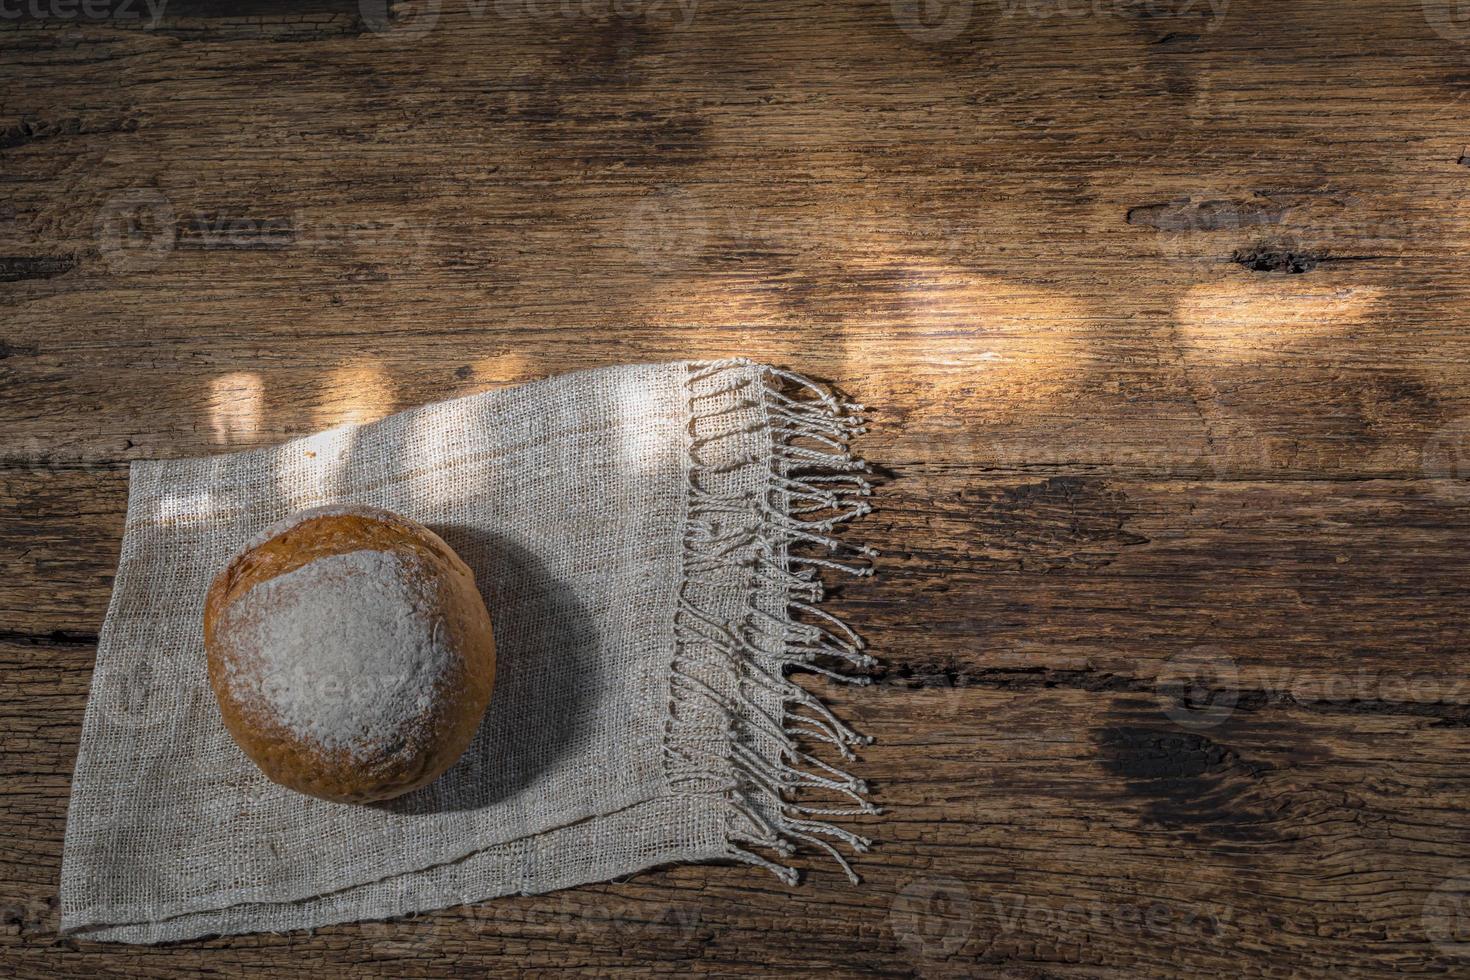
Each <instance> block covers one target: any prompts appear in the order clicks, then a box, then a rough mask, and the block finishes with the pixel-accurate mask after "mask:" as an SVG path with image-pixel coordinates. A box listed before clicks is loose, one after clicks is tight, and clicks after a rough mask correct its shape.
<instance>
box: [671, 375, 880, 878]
mask: <svg viewBox="0 0 1470 980" xmlns="http://www.w3.org/2000/svg"><path fill="white" fill-rule="evenodd" d="M726 373H728V374H729V375H730V379H729V380H728V381H724V380H723V379H721V378H720V375H722V374H726ZM753 375H754V376H753ZM716 379H719V380H716ZM704 382H713V384H712V386H705V387H704V390H699V391H698V392H696V388H697V387H699V386H701V385H703V383H704ZM688 385H689V409H690V416H691V418H690V423H689V434H690V443H689V458H690V470H689V492H690V501H689V512H688V520H687V523H686V526H685V535H684V559H685V567H684V585H683V586H682V587H681V593H680V597H679V604H678V608H677V610H676V613H675V633H676V637H677V640H678V643H679V645H680V647H681V651H680V656H679V657H676V662H675V664H674V670H673V680H672V683H671V695H670V698H671V703H670V729H669V731H670V733H672V730H673V726H674V725H675V724H676V723H677V720H678V718H679V709H680V707H681V705H682V706H686V707H687V706H689V705H697V706H699V707H700V708H701V709H704V710H707V711H713V712H714V714H715V715H716V716H717V717H718V718H720V719H722V720H723V722H724V724H725V731H724V733H723V735H722V737H720V738H718V739H706V741H707V742H708V743H709V744H694V745H688V744H686V745H682V746H680V747H676V746H675V744H674V739H673V738H672V737H670V738H668V739H666V742H665V746H664V749H665V756H666V763H667V766H668V773H669V778H670V782H671V784H679V783H684V782H690V783H694V784H697V785H698V786H701V787H705V788H709V789H718V790H721V791H723V792H724V793H725V795H726V798H727V799H728V800H729V801H730V804H731V809H732V813H733V814H734V815H735V816H736V817H737V818H738V821H734V822H732V825H731V827H730V829H729V840H728V841H727V843H728V846H729V848H730V850H729V856H730V857H733V858H736V859H738V860H741V861H745V862H747V863H750V864H755V865H758V866H760V867H764V868H767V869H768V870H770V871H772V872H774V873H775V874H776V875H777V876H778V877H779V878H780V879H781V880H782V881H784V882H786V883H787V884H795V883H796V882H797V880H798V873H797V871H796V869H795V868H793V867H791V866H790V865H788V864H783V863H780V862H778V861H773V860H770V859H769V858H767V857H764V856H762V855H761V854H758V853H756V852H755V851H754V850H751V848H760V849H762V850H769V851H773V852H775V853H776V854H778V855H780V856H782V857H790V856H791V855H792V854H793V853H795V850H796V848H797V846H798V845H801V844H806V845H810V846H813V847H815V848H817V849H819V850H821V851H824V852H826V853H827V854H828V855H829V856H831V857H832V858H833V859H834V860H835V861H836V863H837V864H838V866H839V867H841V868H842V870H843V872H844V873H845V874H846V875H847V877H848V878H849V879H850V880H851V881H852V882H854V883H857V882H858V880H859V879H858V876H857V874H856V873H855V872H854V871H853V870H852V867H851V865H850V864H849V863H848V861H847V859H846V858H845V857H844V856H843V854H842V852H841V851H839V850H838V849H837V847H836V846H834V843H833V842H836V843H837V844H841V845H845V846H846V847H848V848H850V849H851V850H852V851H853V852H856V853H862V852H864V851H866V850H867V849H868V847H869V846H870V843H871V842H870V841H869V840H867V839H866V838H864V837H862V836H860V835H858V834H855V833H853V832H851V831H848V830H845V829H843V828H841V827H838V826H836V825H835V824H832V823H829V822H827V821H825V820H821V819H813V818H817V817H827V816H856V815H860V814H876V813H880V812H881V810H880V809H879V808H878V807H876V806H874V805H873V804H872V803H870V802H868V800H867V799H866V794H867V785H866V784H865V783H863V781H862V780H860V779H857V778H855V777H854V776H852V775H851V774H850V773H848V772H846V771H844V770H842V769H839V768H837V767H835V766H832V765H830V764H828V763H826V762H823V761H821V760H820V759H817V758H816V757H815V756H813V755H811V754H809V753H807V752H805V751H803V750H802V749H800V748H799V747H798V745H797V739H798V738H805V739H812V740H815V741H820V742H825V743H827V744H830V745H832V746H833V747H834V748H835V749H836V751H837V752H838V753H839V754H840V755H841V756H842V757H843V758H844V759H852V758H854V755H853V752H852V747H853V746H857V745H864V744H868V743H869V742H871V741H872V740H871V739H869V738H865V737H863V736H860V735H858V734H857V733H856V732H854V731H853V730H852V729H851V728H849V727H848V726H847V725H846V724H844V723H843V722H841V721H840V720H839V719H838V718H837V717H836V716H835V715H834V714H833V713H832V712H831V711H830V710H829V709H828V708H827V706H826V705H825V704H823V703H822V701H821V699H820V698H818V697H817V696H815V695H814V694H812V693H810V692H808V691H806V690H805V689H804V688H802V687H800V686H799V685H797V684H795V683H793V682H792V681H791V680H790V679H789V678H788V677H787V676H786V674H787V670H788V669H792V670H805V671H809V672H812V673H818V674H822V675H824V676H826V677H829V678H832V679H834V680H838V681H843V682H847V683H854V684H866V683H868V678H867V677H865V676H863V675H861V674H849V673H845V672H842V671H840V670H835V669H832V668H831V667H828V666H823V665H821V664H818V663H817V662H816V661H817V660H818V659H824V660H827V661H830V662H833V663H835V664H837V665H840V666H844V667H850V668H857V669H867V668H870V667H872V666H874V665H875V664H876V662H877V661H876V660H875V659H874V658H873V657H871V656H869V655H868V654H867V653H865V652H863V649H864V644H863V641H862V640H861V638H859V637H858V635H857V634H856V633H855V632H854V631H853V630H852V629H851V628H849V627H848V626H847V624H846V623H844V622H842V621H841V620H840V619H838V618H837V617H835V616H833V615H832V614H831V613H828V612H826V611H825V610H823V609H821V608H819V606H818V605H817V603H819V602H821V600H822V596H823V587H822V581H821V576H822V575H823V574H826V573H842V574H847V575H855V576H863V575H870V574H872V567H871V566H870V565H869V564H868V563H867V560H868V559H871V558H873V557H875V556H876V554H877V553H876V552H875V551H873V550H872V549H870V548H866V547H861V546H853V545H850V544H847V543H846V542H844V541H841V540H839V539H838V538H836V537H834V536H833V533H832V532H833V531H834V529H835V528H836V527H837V526H838V525H840V524H842V523H845V522H847V521H850V520H852V519H853V518H856V517H860V516H862V515H864V514H866V513H868V512H869V510H870V509H871V508H870V504H869V503H868V497H869V495H870V494H871V492H872V487H871V485H870V483H869V481H868V480H867V478H866V476H865V475H864V474H865V473H866V472H867V469H868V468H867V465H866V464H865V463H863V462H861V461H860V460H857V459H855V458H854V457H853V456H852V454H851V451H850V448H849V441H850V440H851V438H852V437H853V436H855V435H857V434H859V433H861V432H863V431H865V430H864V428H863V425H862V415H861V413H862V410H863V406H861V405H858V404H855V403H852V402H848V401H846V400H844V399H842V398H839V397H838V396H836V395H834V394H833V393H831V392H830V391H828V390H827V389H825V388H824V387H822V386H821V385H818V384H816V383H815V382H813V381H811V380H809V379H807V378H804V377H801V376H800V375H796V374H792V373H790V372H787V371H782V370H779V369H777V368H772V367H768V366H765V365H759V364H756V363H754V362H752V361H748V360H744V359H738V360H726V361H715V362H711V363H707V364H699V365H692V366H691V368H690V375H689V378H688ZM743 409H760V410H761V411H760V413H759V414H760V415H761V421H760V422H758V423H754V424H751V425H748V426H744V427H732V426H728V425H718V424H717V423H718V420H720V419H721V418H722V417H724V416H726V415H730V414H734V413H736V412H738V411H740V410H743ZM746 414H747V415H749V414H751V413H749V412H747V413H746ZM759 431H764V432H765V433H766V434H767V436H768V438H769V439H770V443H769V451H768V452H766V453H752V454H751V455H750V456H748V457H743V458H740V459H737V460H735V461H732V462H724V463H720V464H715V463H712V462H709V461H707V460H706V459H705V458H704V457H705V455H706V454H705V453H702V452H701V450H703V449H705V448H706V447H708V446H710V445H711V444H713V443H716V442H719V441H722V440H725V439H729V438H733V437H735V436H738V435H746V436H749V435H750V434H752V433H755V432H759ZM750 465H761V466H767V467H768V468H769V475H768V478H767V479H766V480H765V490H764V492H763V493H761V494H760V495H759V496H758V497H757V498H755V499H750V498H742V499H730V498H723V497H719V496H717V495H715V494H712V493H710V492H709V491H708V490H706V489H705V487H704V486H703V478H705V477H707V476H712V475H719V474H721V473H728V472H730V471H732V470H735V469H738V468H740V467H743V466H750ZM752 505H754V506H752ZM752 514H754V516H755V517H756V521H755V522H752V521H751V517H752ZM796 546H802V547H804V550H806V551H809V552H810V551H816V552H817V553H816V554H801V555H792V554H790V549H791V548H792V547H796ZM733 568H738V569H741V570H743V571H744V572H746V573H748V575H749V577H750V581H751V583H752V601H751V602H750V604H749V608H748V609H747V611H746V612H747V617H746V620H745V621H744V622H742V623H728V622H723V621H721V620H720V619H719V618H718V617H715V616H711V615H708V614H707V613H705V612H704V611H702V610H701V609H700V608H699V607H698V603H697V602H693V601H691V599H690V595H689V592H690V588H689V587H690V583H691V582H698V581H699V580H700V576H702V575H710V574H712V573H715V572H724V571H728V570H730V569H733ZM761 583H764V584H766V585H774V586H776V587H777V588H778V589H781V590H783V594H784V595H785V596H786V605H787V609H786V610H785V614H784V616H774V615H772V614H771V613H769V612H767V611H766V610H763V609H761V608H760V607H759V606H758V605H757V604H756V603H755V601H754V591H755V587H756V586H758V585H759V584H761ZM696 645H697V646H698V647H699V648H700V649H701V650H702V651H712V652H713V654H714V655H715V656H717V657H718V658H719V659H720V661H721V666H722V667H723V668H725V669H727V670H729V671H731V672H732V674H733V676H735V677H737V678H738V683H737V686H736V694H735V695H734V698H733V703H732V698H731V696H730V695H729V694H722V693H720V692H717V691H716V690H714V689H713V688H712V687H710V686H709V685H708V684H706V683H704V682H703V681H701V680H700V679H699V678H698V677H697V676H695V675H694V674H693V673H692V672H690V671H689V670H687V669H685V664H684V663H683V661H684V660H685V657H684V654H685V653H686V652H687V651H688V650H689V649H691V648H692V647H694V646H696ZM707 655H708V654H706V656H707ZM757 692H760V693H761V694H763V695H764V696H763V697H762V698H760V700H758V699H757V697H756V695H757ZM772 696H774V700H776V701H778V702H779V703H780V704H781V705H782V711H781V715H782V716H781V717H780V718H773V717H771V716H770V714H769V713H768V712H767V711H766V710H765V709H764V708H763V707H762V706H761V702H762V701H764V702H765V703H770V701H771V700H772ZM753 735H759V736H762V737H763V740H764V741H766V742H767V743H769V742H774V743H775V744H777V745H779V746H780V757H779V758H778V759H775V760H772V759H767V758H762V757H760V756H759V755H758V754H757V753H756V752H754V751H753V750H752V749H751V745H750V743H751V741H752V736H753ZM808 789H810V790H820V791H823V792H825V793H826V794H827V795H834V794H835V795H838V796H841V797H845V798H846V799H847V801H848V802H847V803H846V804H844V805H837V806H833V805H821V806H812V805H805V804H803V803H801V802H798V801H797V800H798V797H799V796H800V794H801V791H802V790H808ZM762 814H764V816H762Z"/></svg>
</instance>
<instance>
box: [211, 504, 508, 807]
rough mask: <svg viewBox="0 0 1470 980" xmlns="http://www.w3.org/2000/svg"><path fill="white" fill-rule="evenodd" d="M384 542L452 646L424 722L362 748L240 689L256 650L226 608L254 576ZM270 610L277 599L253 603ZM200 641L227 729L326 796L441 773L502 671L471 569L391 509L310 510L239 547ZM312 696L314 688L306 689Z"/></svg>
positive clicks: (255, 581)
mask: <svg viewBox="0 0 1470 980" xmlns="http://www.w3.org/2000/svg"><path fill="white" fill-rule="evenodd" d="M361 550H372V551H382V552H389V553H391V554H394V555H397V556H398V557H400V558H402V559H405V561H404V562H403V567H404V568H405V569H411V570H412V571H411V572H409V573H407V574H413V575H417V576H422V577H423V578H422V580H421V581H418V582H416V583H415V584H416V585H417V586H420V587H421V589H422V591H423V592H424V594H426V595H428V596H430V597H431V605H432V611H431V612H430V621H431V623H432V625H431V627H430V628H432V629H436V630H441V631H442V636H443V642H444V643H445V644H446V645H447V647H448V648H449V650H450V651H452V654H453V655H452V656H451V657H450V658H449V667H448V668H446V669H445V670H444V671H443V676H442V677H440V678H439V679H438V680H439V681H441V682H440V683H436V684H435V685H434V691H435V696H434V699H433V703H432V705H431V706H430V708H429V711H430V714H429V716H428V717H427V718H426V719H421V720H422V721H427V724H417V725H415V726H413V727H412V728H411V729H405V730H404V731H403V732H402V733H401V736H402V737H401V738H395V739H391V740H388V741H385V743H384V744H383V745H382V746H381V748H380V749H374V750H373V751H371V752H368V753H366V754H364V753H363V752H361V751H359V752H357V753H348V752H347V751H345V750H343V749H341V748H337V749H332V750H329V749H327V748H325V747H323V746H321V745H318V744H314V743H312V742H310V741H308V740H305V739H303V738H302V736H301V735H300V733H298V732H294V731H292V730H291V729H290V728H288V727H287V726H286V725H285V724H283V723H282V722H281V720H280V719H279V718H277V717H274V716H273V715H272V713H271V712H270V711H269V710H268V709H267V708H266V706H265V705H266V702H265V701H264V700H263V699H261V698H260V697H258V696H253V695H256V693H257V692H252V691H250V690H248V689H242V685H243V683H244V682H242V681H240V680H237V678H240V677H242V676H246V677H249V676H257V675H258V673H259V672H258V671H255V670H248V669H247V670H243V671H242V670H241V669H239V668H240V667H241V666H242V665H243V666H245V667H249V666H250V664H249V663H248V661H250V660H251V658H255V659H257V660H258V658H259V657H260V653H261V652H260V651H259V650H254V649H251V648H250V646H249V644H248V643H245V642H243V641H244V637H243V636H241V635H237V634H236V633H235V632H232V631H231V629H230V617H228V616H227V613H228V612H229V611H230V610H231V609H232V607H234V606H235V604H236V603H238V602H240V600H241V599H242V598H243V597H244V596H245V595H246V594H248V593H249V592H250V591H251V590H252V589H254V588H256V587H257V586H259V585H261V584H263V583H265V582H268V581H270V580H271V579H274V578H277V577H279V576H282V575H285V574H287V573H289V572H292V571H295V570H297V569H299V568H302V567H304V566H306V565H308V564H309V563H311V562H315V561H318V560H321V559H324V558H329V557H332V556H336V555H344V554H348V553H351V552H354V551H361ZM256 614H258V615H269V614H270V610H269V609H268V608H267V609H263V610H258V611H256ZM204 648H205V653H206V658H207V661H208V672H209V684H210V687H211V688H212V689H213V691H214V695H215V699H216V700H217V701H218V703H219V709H220V717H221V718H222V720H223V721H224V725H225V729H226V730H227V731H228V732H229V733H230V737H231V738H233V739H234V740H235V744H237V745H238V746H239V747H240V749H241V750H242V751H243V752H244V753H245V754H246V755H247V756H248V757H249V758H250V760H251V761H252V762H254V763H255V764H256V766H258V767H259V768H260V770H261V772H263V773H264V774H265V775H266V776H267V777H268V778H269V779H271V780H272V781H274V782H276V783H279V784H280V785H282V786H285V787H287V788H289V789H293V790H295V791H297V792H300V793H305V794H308V795H310V796H314V797H317V798H319V799H324V800H331V801H334V802H340V803H370V802H374V801H379V800H387V799H391V798H393V797H396V796H401V795H403V794H404V793H408V792H411V791H413V790H415V789H418V788H420V787H422V786H425V785H427V784H428V783H430V782H432V781H433V780H435V779H437V778H438V777H439V776H440V775H441V774H443V773H444V771H445V770H447V769H448V768H449V767H450V766H452V765H453V764H454V763H455V762H456V761H457V760H458V759H459V757H460V756H461V755H462V754H463V753H464V750H465V749H466V748H467V747H468V746H469V744H470V741H471V739H473V738H474V735H475V731H476V730H477V729H478V728H479V725H480V720H481V718H482V717H483V716H484V713H485V708H486V706H487V705H488V704H489V701H490V694H491V690H492V688H493V686H494V680H495V639H494V635H493V633H492V632H491V625H490V614H489V612H488V611H487V610H486V608H485V603H484V601H483V600H482V599H481V598H480V592H479V589H478V588H476V586H475V578H474V573H473V572H471V571H470V568H469V566H467V565H466V564H465V563H464V562H463V561H462V560H461V559H460V557H459V556H458V555H457V554H455V553H454V550H453V549H452V548H450V547H449V545H447V544H446V543H445V542H444V541H443V539H441V538H440V537H439V536H438V535H437V534H435V533H434V532H433V531H430V530H429V529H428V528H426V527H424V526H423V525H421V524H417V523H415V522H414V521H411V520H409V519H407V518H405V517H402V516H400V515H398V514H394V513H392V512H391V511H386V510H381V509H378V508H372V507H340V506H339V507H327V508H318V509H316V510H312V511H303V512H301V513H300V514H297V515H293V517H292V518H290V519H288V520H287V521H285V522H283V523H282V524H280V525H277V527H276V528H273V529H271V531H270V532H268V535H267V536H262V538H258V539H256V541H255V542H252V544H250V545H248V546H247V547H246V548H245V549H244V550H243V551H241V552H240V553H239V554H238V555H236V556H235V557H234V558H233V559H231V561H230V562H229V564H227V565H226V566H225V568H224V569H223V570H221V571H220V573H219V574H218V575H217V576H216V577H215V579H214V581H213V583H211V585H210V588H209V593H208V595H207V596H206V598H205V603H204ZM307 696H310V692H308V694H307Z"/></svg>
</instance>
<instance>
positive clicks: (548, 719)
mask: <svg viewBox="0 0 1470 980" xmlns="http://www.w3.org/2000/svg"><path fill="white" fill-rule="evenodd" d="M432 530H433V531H434V533H436V534H438V535H439V536H440V537H442V538H443V539H444V540H445V541H446V542H448V544H449V546H450V547H452V548H453V549H454V550H455V551H456V552H458V553H459V556H460V557H461V558H463V559H464V561H465V563H466V564H467V565H469V566H470V568H471V569H472V570H473V571H474V573H475V582H476V583H477V584H478V585H479V587H480V594H481V595H482V596H483V597H484V599H485V605H486V607H487V608H488V609H489V610H490V620H491V624H492V627H493V629H494V631H495V690H494V692H493V693H492V694H491V695H490V707H489V708H488V709H487V710H486V712H485V718H484V720H483V721H482V722H481V723H480V728H479V731H478V732H476V733H475V738H474V740H473V741H472V742H471V743H470V747H469V748H468V749H466V750H465V753H464V755H463V756H461V757H460V760H459V761H458V762H456V763H455V764H454V765H453V766H451V767H450V769H449V771H448V772H446V773H445V774H444V775H442V776H440V777H439V778H438V779H436V780H434V782H432V783H430V784H429V785H428V786H425V787H424V788H423V789H420V790H415V791H414V792H412V793H409V794H408V795H406V796H402V797H399V798H398V799H395V800H389V801H386V802H384V803H380V804H376V805H377V806H380V807H382V808H383V809H386V810H389V811H392V812H394V813H403V814H423V813H447V812H452V811H459V810H477V809H480V808H482V807H485V806H489V805H491V804H495V803H502V802H504V801H506V800H509V799H512V798H514V797H515V796H517V795H518V794H520V793H522V792H523V791H525V790H526V789H527V788H529V787H530V786H531V785H532V784H533V783H535V782H536V780H537V779H538V777H540V776H541V775H542V774H544V773H546V772H548V771H549V770H551V769H552V768H554V767H555V766H556V765H557V764H558V762H560V761H562V760H566V759H570V758H572V757H573V756H574V755H575V752H576V745H577V742H578V740H579V738H581V737H583V735H584V733H586V731H587V729H588V724H587V723H588V721H589V720H590V719H592V718H593V717H594V716H595V714H596V709H597V706H596V705H595V704H592V703H590V702H591V701H592V700H594V699H595V697H596V695H595V691H594V685H588V684H583V683H579V682H578V681H579V680H580V679H581V678H582V677H583V676H585V675H586V674H588V673H593V672H595V671H596V667H597V661H598V637H597V632H596V629H595V627H594V625H593V623H592V620H591V618H590V617H589V616H588V614H587V612H586V610H585V609H584V608H583V606H582V604H581V603H580V602H579V601H578V599H577V597H576V596H575V595H574V594H573V592H572V590H571V588H569V587H568V586H567V585H566V584H565V583H564V582H562V581H561V580H560V579H558V578H556V577H555V576H553V575H552V574H551V573H550V572H549V571H548V570H547V568H546V566H545V565H543V564H542V563H541V561H540V560H539V559H538V558H537V557H536V556H535V555H533V554H531V553H530V552H529V551H527V550H526V549H525V548H523V547H521V546H520V545H518V544H515V543H513V542H512V541H510V540H508V539H506V538H504V537H500V536H498V535H494V534H491V533H488V532H486V531H484V530H482V529H478V528H470V527H462V526H458V525H445V526H435V527H433V528H432Z"/></svg>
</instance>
